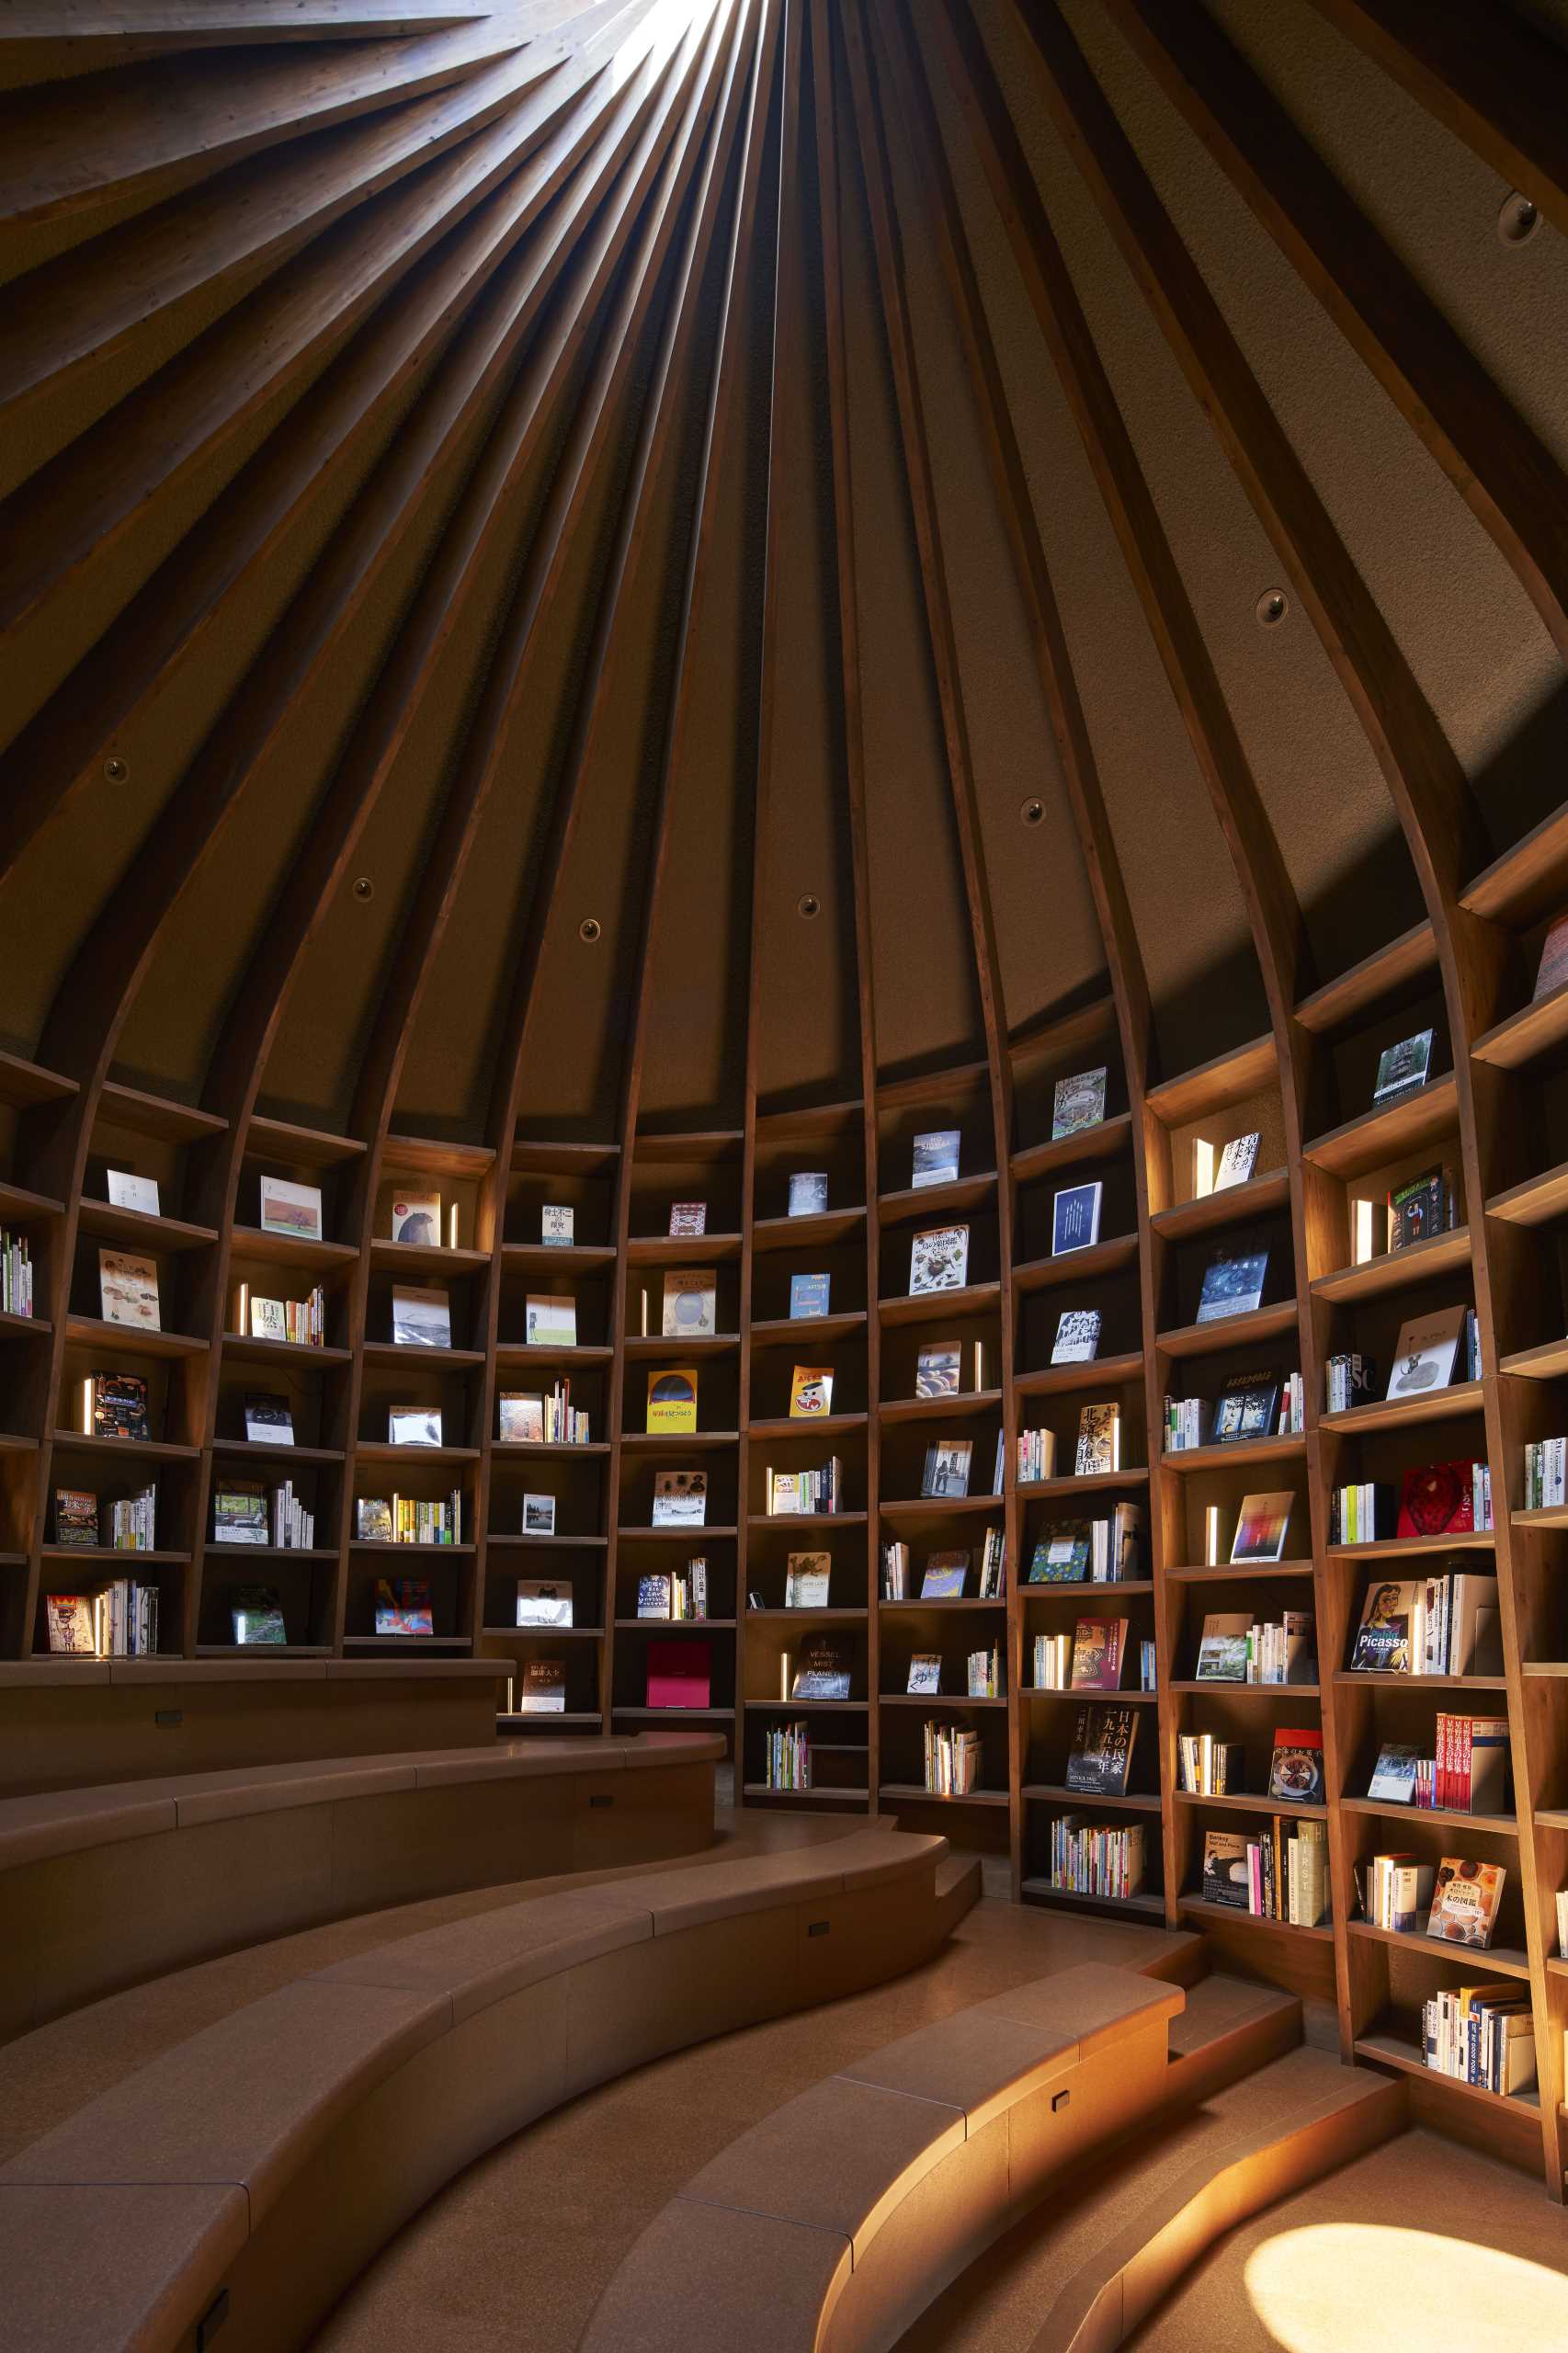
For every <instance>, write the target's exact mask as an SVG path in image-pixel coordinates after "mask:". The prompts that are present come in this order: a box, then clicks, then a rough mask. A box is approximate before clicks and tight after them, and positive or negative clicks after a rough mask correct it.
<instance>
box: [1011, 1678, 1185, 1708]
mask: <svg viewBox="0 0 1568 2353" xmlns="http://www.w3.org/2000/svg"><path fill="white" fill-rule="evenodd" d="M1159 1696H1160V1695H1159V1693H1158V1692H1157V1691H1077V1690H1074V1688H1073V1686H1072V1685H1071V1684H1070V1683H1062V1684H1054V1683H1025V1684H1023V1685H1021V1686H1020V1688H1019V1697H1020V1698H1021V1699H1071V1700H1073V1701H1074V1704H1075V1705H1076V1706H1078V1707H1085V1706H1094V1705H1096V1703H1097V1704H1106V1705H1108V1704H1109V1703H1110V1702H1112V1701H1115V1702H1116V1704H1117V1705H1118V1706H1120V1705H1122V1704H1127V1705H1130V1706H1132V1707H1136V1708H1152V1707H1153V1706H1154V1704H1155V1703H1156V1701H1157V1700H1158V1699H1159Z"/></svg>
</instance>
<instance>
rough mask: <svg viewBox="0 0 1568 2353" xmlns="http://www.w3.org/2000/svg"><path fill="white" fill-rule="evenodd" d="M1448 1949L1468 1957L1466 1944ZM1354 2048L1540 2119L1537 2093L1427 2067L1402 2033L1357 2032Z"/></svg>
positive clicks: (1463, 2094)
mask: <svg viewBox="0 0 1568 2353" xmlns="http://www.w3.org/2000/svg"><path fill="white" fill-rule="evenodd" d="M1448 1950H1449V1954H1450V1955H1451V1956H1452V1958H1453V1960H1454V1961H1456V1962H1459V1963H1462V1962H1464V1961H1465V1960H1466V1958H1467V1956H1466V1953H1465V1950H1464V1948H1463V1946H1461V1945H1450V1946H1449V1948H1448ZM1471 1958H1473V1961H1474V1962H1475V1965H1476V1966H1477V1967H1479V1966H1480V1964H1481V1963H1482V1962H1483V1961H1484V1960H1485V1958H1486V1956H1485V1955H1484V1954H1483V1953H1477V1954H1475V1955H1473V1956H1472V1957H1471ZM1353 2047H1354V2050H1355V2052H1356V2056H1357V2058H1358V2059H1369V2060H1372V2061H1373V2062H1375V2063H1377V2064H1379V2065H1381V2066H1385V2067H1397V2068H1398V2070H1399V2071H1400V2073H1401V2074H1402V2075H1418V2076H1419V2077H1420V2078H1421V2080H1422V2082H1423V2083H1426V2084H1440V2085H1441V2086H1443V2088H1444V2089H1445V2090H1446V2091H1450V2092H1453V2093H1455V2094H1456V2095H1457V2096H1458V2097H1460V2099H1470V2100H1481V2101H1483V2102H1484V2104H1485V2105H1486V2107H1488V2108H1490V2109H1505V2110H1512V2111H1513V2112H1514V2113H1515V2114H1516V2115H1517V2116H1518V2117H1519V2118H1520V2120H1521V2121H1523V2122H1528V2123H1530V2124H1532V2125H1533V2124H1536V2123H1538V2122H1539V2120H1540V2095H1539V2094H1538V2093H1536V2092H1533V2091H1530V2092H1490V2091H1488V2090H1486V2088H1485V2086H1483V2085H1481V2084H1467V2083H1465V2082H1464V2081H1462V2079H1461V2078H1460V2076H1458V2075H1443V2074H1442V2073H1441V2072H1440V2071H1439V2070H1438V2069H1437V2068H1436V2067H1428V2066H1427V2064H1426V2061H1425V2060H1424V2059H1423V2057H1422V2055H1421V2052H1419V2050H1418V2049H1417V2048H1416V2046H1415V2043H1413V2042H1406V2041H1405V2040H1403V2037H1401V2036H1399V2035H1394V2034H1358V2036H1357V2037H1356V2040H1355V2044H1354V2046H1353Z"/></svg>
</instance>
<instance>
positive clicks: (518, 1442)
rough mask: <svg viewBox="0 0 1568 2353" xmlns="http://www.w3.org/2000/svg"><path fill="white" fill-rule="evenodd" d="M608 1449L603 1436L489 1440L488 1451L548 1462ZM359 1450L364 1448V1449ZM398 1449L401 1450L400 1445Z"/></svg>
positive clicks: (516, 1459)
mask: <svg viewBox="0 0 1568 2353" xmlns="http://www.w3.org/2000/svg"><path fill="white" fill-rule="evenodd" d="M609 1450H610V1446H609V1440H608V1438H580V1439H577V1440H575V1441H572V1440H569V1439H566V1438H494V1439H493V1440H492V1442H491V1448H490V1451H491V1453H492V1454H493V1455H494V1456H496V1457H498V1458H499V1460H500V1461H503V1462H534V1461H537V1462H548V1461H556V1460H559V1461H567V1462H575V1461H578V1459H579V1458H583V1459H586V1458H587V1457H588V1456H589V1455H594V1454H608V1452H609ZM360 1451H361V1453H362V1452H363V1451H364V1449H363V1448H361V1449H360ZM399 1451H400V1452H401V1451H402V1449H401V1448H400V1449H399Z"/></svg>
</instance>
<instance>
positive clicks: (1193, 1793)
mask: <svg viewBox="0 0 1568 2353" xmlns="http://www.w3.org/2000/svg"><path fill="white" fill-rule="evenodd" d="M1171 1795H1172V1797H1173V1798H1174V1799H1175V1801H1176V1804H1177V1805H1209V1806H1218V1807H1219V1808H1220V1810H1221V1813H1281V1814H1284V1813H1288V1814H1290V1815H1291V1816H1292V1817H1293V1818H1296V1819H1298V1820H1301V1821H1303V1822H1326V1821H1327V1819H1328V1808H1327V1806H1326V1805H1296V1804H1293V1803H1291V1802H1290V1801H1289V1800H1287V1799H1285V1798H1268V1797H1257V1796H1256V1795H1255V1794H1254V1792H1253V1791H1252V1790H1226V1791H1225V1792H1224V1794H1223V1795H1222V1796H1218V1797H1216V1796H1212V1795H1210V1796H1207V1797H1206V1796H1205V1795H1204V1794H1203V1793H1202V1792H1201V1791H1200V1790H1172V1791H1171Z"/></svg>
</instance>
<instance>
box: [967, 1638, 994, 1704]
mask: <svg viewBox="0 0 1568 2353" xmlns="http://www.w3.org/2000/svg"><path fill="white" fill-rule="evenodd" d="M968 1669H969V1684H968V1690H969V1696H970V1698H971V1699H1000V1698H1001V1697H1002V1646H1001V1644H1000V1643H992V1645H991V1647H990V1649H989V1650H983V1651H971V1653H970V1654H969V1660H968Z"/></svg>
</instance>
